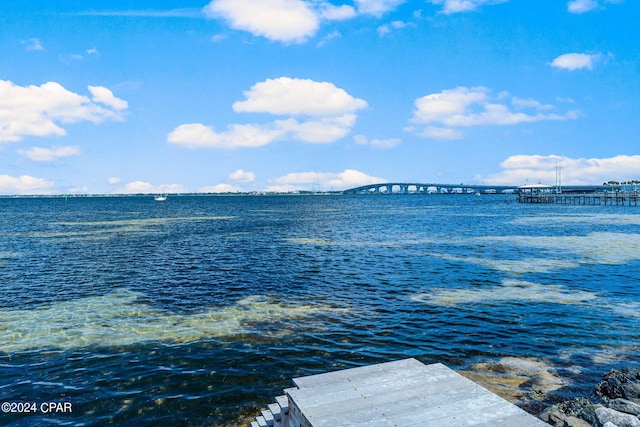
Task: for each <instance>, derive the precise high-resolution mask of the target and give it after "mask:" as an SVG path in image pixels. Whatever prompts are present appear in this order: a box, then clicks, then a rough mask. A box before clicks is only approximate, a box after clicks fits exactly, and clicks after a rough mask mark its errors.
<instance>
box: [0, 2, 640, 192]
mask: <svg viewBox="0 0 640 427" xmlns="http://www.w3.org/2000/svg"><path fill="white" fill-rule="evenodd" d="M639 21H640V2H637V1H633V0H570V1H565V0H562V1H561V0H538V1H535V2H534V1H523V0H418V1H403V0H353V1H350V0H345V1H336V0H327V1H324V0H213V1H210V2H207V1H206V0H204V1H194V0H181V1H177V0H175V1H172V0H167V1H164V2H161V3H158V2H151V1H145V0H137V1H135V2H133V1H120V0H113V1H109V2H99V1H90V0H88V1H82V2H78V1H70V0H67V1H56V2H47V1H35V0H33V1H29V0H26V1H20V2H13V1H10V0H0V58H1V59H0V194H65V193H71V194H73V193H82V194H84V193H106V194H111V193H138V192H142V193H160V192H162V193H165V192H166V193H172V192H226V191H264V190H267V191H290V190H296V189H299V190H343V189H346V188H350V187H354V186H358V185H363V184H368V183H374V182H382V181H415V182H439V183H483V184H496V185H498V184H514V185H519V184H524V183H533V182H542V183H547V184H553V183H554V181H555V165H556V164H560V165H561V166H562V181H563V184H567V185H568V184H599V183H602V182H603V181H608V180H618V181H625V180H631V179H640V149H639V148H638V147H639V146H640V144H639V138H638V135H640V120H639V118H640V31H639V30H638V25H637V23H638V22H639Z"/></svg>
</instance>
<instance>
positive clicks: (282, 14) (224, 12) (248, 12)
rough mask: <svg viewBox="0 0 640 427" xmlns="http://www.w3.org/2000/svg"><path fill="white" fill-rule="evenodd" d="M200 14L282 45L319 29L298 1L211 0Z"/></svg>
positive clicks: (308, 9) (304, 4)
mask: <svg viewBox="0 0 640 427" xmlns="http://www.w3.org/2000/svg"><path fill="white" fill-rule="evenodd" d="M204 13H205V14H206V15H207V16H208V17H211V18H222V19H224V20H225V21H227V22H228V23H229V26H230V27H231V28H233V29H236V30H243V31H248V32H249V33H251V34H253V35H255V36H262V37H266V38H268V39H269V40H275V41H280V42H286V43H302V42H304V41H306V40H307V39H308V38H309V37H312V36H313V35H315V33H316V31H318V28H319V26H320V23H319V18H318V15H317V13H316V12H315V11H314V10H313V9H312V7H311V6H310V5H309V4H308V3H307V2H305V1H302V0H261V1H255V0H213V1H212V2H211V3H209V4H208V5H207V6H206V7H205V8H204Z"/></svg>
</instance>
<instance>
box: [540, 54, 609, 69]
mask: <svg viewBox="0 0 640 427" xmlns="http://www.w3.org/2000/svg"><path fill="white" fill-rule="evenodd" d="M601 57H602V56H601V55H598V54H594V55H590V54H587V53H565V54H564V55H560V56H558V57H557V58H556V59H554V60H553V61H552V62H551V66H552V67H555V68H562V69H565V70H569V71H575V70H580V69H583V68H586V69H588V70H591V69H592V68H593V65H594V64H595V63H596V62H597V61H599V60H600V59H601Z"/></svg>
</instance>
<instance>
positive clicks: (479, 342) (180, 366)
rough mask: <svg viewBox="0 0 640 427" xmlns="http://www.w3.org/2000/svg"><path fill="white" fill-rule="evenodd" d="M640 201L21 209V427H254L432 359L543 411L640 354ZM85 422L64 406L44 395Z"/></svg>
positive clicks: (2, 312)
mask: <svg viewBox="0 0 640 427" xmlns="http://www.w3.org/2000/svg"><path fill="white" fill-rule="evenodd" d="M639 225H640V209H639V208H635V207H615V206H613V207H612V206H606V207H605V206H564V205H546V206H545V205H537V206H532V205H520V204H517V203H506V201H505V198H504V196H482V197H476V196H466V195H464V196H463V195H431V196H426V195H425V196H254V197H249V196H246V197H205V196H202V197H186V196H183V197H178V196H176V197H170V198H169V200H167V201H166V202H162V203H160V202H155V201H154V200H153V198H151V197H121V198H116V197H111V198H70V199H68V200H66V201H65V200H64V199H62V198H59V199H58V198H4V199H0V402H34V403H36V408H37V410H36V411H35V412H32V413H28V414H17V413H8V414H0V424H4V425H13V426H23V425H25V426H27V425H86V426H99V425H138V426H141V425H184V426H204V425H219V426H227V425H228V426H233V425H243V423H246V421H247V419H248V417H249V416H251V415H254V416H255V415H256V412H257V410H258V409H259V408H260V407H264V406H265V405H266V404H267V403H270V402H271V401H272V399H273V397H274V396H275V395H277V394H280V393H281V390H282V389H283V388H286V387H290V386H291V382H290V379H291V378H292V377H297V376H303V375H309V374H314V373H318V372H324V371H329V370H336V369H342V368H348V367H354V366H359V365H363V364H369V363H376V362H382V361H389V360H394V359H399V358H405V357H416V358H418V359H419V360H422V361H423V362H425V363H430V362H443V363H445V364H447V365H449V366H450V367H452V368H454V369H456V370H459V371H461V372H463V373H465V375H468V376H469V377H471V378H473V379H474V380H476V381H479V382H481V383H482V384H484V385H486V386H487V387H489V388H491V389H492V390H494V391H496V392H498V393H500V394H501V395H503V396H505V397H506V398H508V399H510V400H511V401H514V402H517V403H518V404H520V405H521V406H523V407H525V408H527V409H529V410H532V411H533V410H535V409H539V408H541V407H543V406H544V405H545V404H546V403H547V402H549V401H552V400H554V399H558V398H561V397H566V396H573V395H577V394H589V392H590V389H591V387H592V386H593V385H594V383H595V382H597V381H598V377H599V375H600V374H601V373H602V372H604V371H606V370H608V369H610V368H613V367H619V366H624V365H631V364H637V363H638V360H639V358H638V356H639V355H640V344H639V338H640V328H639V327H638V326H639V324H640V300H639V296H640V286H639V285H640V227H639ZM51 401H55V402H70V403H71V405H72V410H73V412H72V413H54V414H52V413H47V414H45V413H43V412H42V410H40V405H41V404H42V403H43V402H51Z"/></svg>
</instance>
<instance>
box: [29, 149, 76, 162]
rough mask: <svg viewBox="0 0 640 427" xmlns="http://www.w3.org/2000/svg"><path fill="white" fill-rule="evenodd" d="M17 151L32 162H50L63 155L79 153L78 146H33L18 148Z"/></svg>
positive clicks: (68, 155)
mask: <svg viewBox="0 0 640 427" xmlns="http://www.w3.org/2000/svg"><path fill="white" fill-rule="evenodd" d="M18 153H19V154H22V155H23V156H27V157H28V158H30V159H31V160H33V161H34V162H52V161H54V160H57V159H62V158H64V157H70V156H77V155H79V154H80V148H79V147H73V146H66V147H58V146H54V147H51V148H42V147H33V148H31V149H29V150H18Z"/></svg>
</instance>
